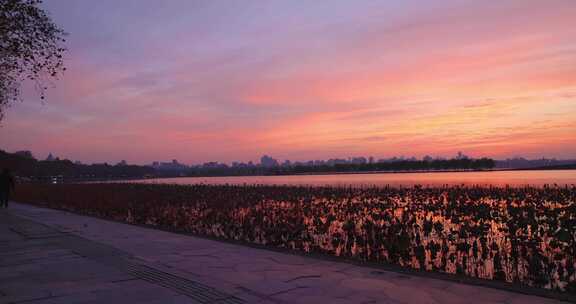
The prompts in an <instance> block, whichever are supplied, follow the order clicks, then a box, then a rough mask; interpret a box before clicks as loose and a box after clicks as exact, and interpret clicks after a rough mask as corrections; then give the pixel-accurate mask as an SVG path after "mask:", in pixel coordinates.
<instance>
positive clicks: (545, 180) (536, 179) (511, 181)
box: [138, 170, 576, 186]
mask: <svg viewBox="0 0 576 304" xmlns="http://www.w3.org/2000/svg"><path fill="white" fill-rule="evenodd" d="M138 182H142V183H174V184H181V185H189V184H199V183H201V184H235V185H242V184H261V185H316V186H324V185H378V186H385V185H394V186H398V185H404V186H413V185H436V186H438V185H458V184H466V185H493V186H505V185H511V186H518V185H535V186H542V185H544V184H558V185H566V184H568V185H574V184H576V170H546V171H544V170H523V171H485V172H428V173H374V174H326V175H289V176H226V177H182V178H164V179H151V180H144V181H138Z"/></svg>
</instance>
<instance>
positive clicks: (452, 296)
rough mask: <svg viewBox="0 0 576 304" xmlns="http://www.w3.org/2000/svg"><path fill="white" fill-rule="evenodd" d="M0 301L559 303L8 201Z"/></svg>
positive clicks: (1, 224) (0, 227)
mask: <svg viewBox="0 0 576 304" xmlns="http://www.w3.org/2000/svg"><path fill="white" fill-rule="evenodd" d="M0 303H33V304H44V303H67V304H68V303H107V304H113V303H506V304H514V303H518V304H520V303H522V304H524V303H560V302H558V301H555V300H551V299H546V298H541V297H537V296H529V295H523V294H518V293H512V292H508V291H503V290H498V289H492V288H486V287H479V286H471V285H465V284H458V283H454V282H450V281H446V280H438V279H433V278H426V277H422V276H411V275H405V274H400V273H395V272H388V271H382V270H379V269H373V268H369V267H361V266H356V265H351V264H346V263H340V262H333V261H327V260H321V259H315V258H308V257H303V256H297V255H290V254H284V253H280V252H275V251H269V250H262V249H256V248H251V247H245V246H239V245H234V244H229V243H224V242H218V241H212V240H207V239H202V238H196V237H191V236H186V235H181V234H174V233H169V232H163V231H158V230H153V229H147V228H142V227H137V226H132V225H126V224H121V223H115V222H110V221H106V220H101V219H97V218H91V217H85V216H79V215H75V214H71V213H67V212H63V211H57V210H51V209H43V208H37V207H32V206H29V205H23V204H15V203H13V204H11V207H10V209H8V210H4V209H0Z"/></svg>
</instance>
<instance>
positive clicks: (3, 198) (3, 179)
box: [0, 168, 16, 208]
mask: <svg viewBox="0 0 576 304" xmlns="http://www.w3.org/2000/svg"><path fill="white" fill-rule="evenodd" d="M15 188H16V183H15V182H14V177H13V176H12V174H11V173H10V170H9V169H7V168H4V170H3V171H2V173H1V174H0V207H4V208H8V200H9V199H10V192H11V191H14V190H15Z"/></svg>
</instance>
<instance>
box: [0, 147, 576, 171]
mask: <svg viewBox="0 0 576 304" xmlns="http://www.w3.org/2000/svg"><path fill="white" fill-rule="evenodd" d="M6 152H8V153H14V154H17V155H20V156H22V157H26V158H34V159H37V160H42V161H57V160H65V159H67V160H70V161H73V162H74V163H75V164H109V165H120V166H126V165H143V166H150V167H153V168H157V169H185V168H194V167H197V168H200V167H203V168H209V167H219V166H223V165H224V166H228V167H232V168H233V167H264V168H273V167H291V166H322V165H328V166H333V165H336V164H374V163H386V162H396V161H420V160H424V161H434V160H449V159H480V158H484V157H485V156H470V155H467V154H466V153H463V152H462V151H458V153H456V154H454V155H452V156H448V157H442V156H432V155H425V156H422V157H416V156H404V155H399V156H393V157H374V156H372V155H370V156H349V157H338V158H329V159H308V160H293V159H277V158H274V157H272V156H270V155H268V154H264V155H262V156H261V157H260V158H259V160H257V161H252V160H248V161H241V160H238V161H232V162H225V161H218V160H211V161H206V162H201V163H186V162H181V161H179V160H177V159H171V160H155V161H152V162H149V163H133V162H130V161H129V160H127V159H121V160H119V161H105V162H82V161H79V160H77V159H74V158H65V157H60V156H58V154H57V153H52V152H50V153H49V154H48V156H46V157H42V156H38V155H36V154H35V153H33V152H32V151H30V150H19V151H6ZM494 160H496V161H497V162H498V163H499V164H500V165H501V166H502V165H504V164H508V165H511V167H523V166H524V165H527V164H528V163H530V165H529V166H531V167H534V166H546V165H553V164H573V163H576V158H574V159H556V158H546V157H541V158H534V159H528V158H525V157H522V156H516V157H513V158H504V159H494ZM497 165H498V164H497Z"/></svg>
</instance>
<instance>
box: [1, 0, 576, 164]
mask: <svg viewBox="0 0 576 304" xmlns="http://www.w3.org/2000/svg"><path fill="white" fill-rule="evenodd" d="M45 2H46V3H45V5H44V6H45V7H46V9H47V10H48V11H49V12H50V14H51V15H52V17H53V19H54V21H55V22H56V23H58V24H60V25H61V26H62V27H63V28H64V29H65V30H66V31H67V32H68V33H69V37H68V45H67V46H68V49H69V52H68V54H67V58H66V65H67V68H68V71H67V72H66V73H65V75H64V76H63V77H62V78H61V79H60V80H59V81H56V82H54V85H55V87H54V88H51V89H50V90H49V91H48V93H47V100H46V103H45V104H42V103H41V102H40V100H39V98H38V95H37V94H35V93H34V91H33V90H26V92H25V94H24V102H23V103H18V104H15V105H14V106H13V107H12V108H10V109H9V110H8V112H7V117H6V120H5V121H4V122H3V123H2V126H1V127H0V149H3V150H8V151H15V150H32V151H33V152H34V153H35V155H36V156H37V157H39V158H45V157H46V155H47V154H48V153H49V152H52V153H54V154H56V155H58V156H60V157H64V158H70V159H73V160H81V161H84V162H105V161H107V162H112V163H114V162H117V161H119V160H121V159H126V160H127V161H128V162H130V163H138V164H144V163H150V162H152V161H154V160H171V159H178V160H180V161H181V162H185V163H200V162H205V161H224V162H231V161H248V160H257V159H259V157H260V156H261V155H262V154H269V155H272V156H273V157H275V158H279V159H291V160H308V159H327V158H334V157H348V156H370V155H372V156H374V157H376V158H383V157H391V156H400V155H405V156H417V157H422V156H424V155H426V154H430V155H433V156H435V155H439V156H452V155H455V154H456V153H457V151H463V152H464V153H466V154H468V155H471V156H477V157H480V156H488V157H494V158H506V157H513V156H525V157H529V158H536V157H538V158H539V157H543V156H544V157H556V158H563V159H565V158H576V1H574V0H564V1H559V0H539V1H533V0H517V1H516V0H508V1H455V0H454V1H453V0H438V1H425V0H420V1H406V0H396V1H392V0H389V1H368V0H366V1H350V0H325V1H310V0H297V1H294V0H291V1H284V0H282V1H280V0H278V1H275V0H271V1H270V0H260V1H249V0H226V1H224V0H221V1H220V0H206V1H194V0H181V1H175V0H174V1H157V0H150V1H143V0H132V1H125V0H122V1H118V0H98V1H60V0H47V1H45Z"/></svg>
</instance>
